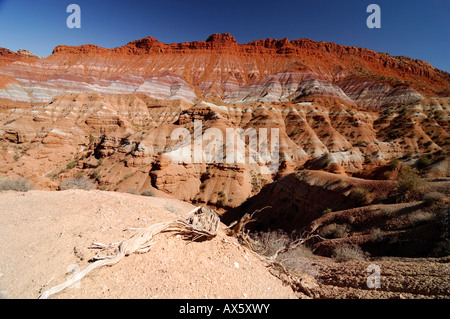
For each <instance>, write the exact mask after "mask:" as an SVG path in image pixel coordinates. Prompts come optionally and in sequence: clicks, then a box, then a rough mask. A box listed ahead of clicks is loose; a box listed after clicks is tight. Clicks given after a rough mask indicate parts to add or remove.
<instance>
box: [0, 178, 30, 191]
mask: <svg viewBox="0 0 450 319" xmlns="http://www.w3.org/2000/svg"><path fill="white" fill-rule="evenodd" d="M32 188H33V187H32V186H31V185H30V184H28V181H27V180H25V179H17V180H11V179H9V178H4V179H0V191H7V190H12V191H16V192H27V191H29V190H30V189H32Z"/></svg>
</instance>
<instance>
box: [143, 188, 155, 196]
mask: <svg viewBox="0 0 450 319" xmlns="http://www.w3.org/2000/svg"><path fill="white" fill-rule="evenodd" d="M141 195H142V196H148V197H154V196H155V192H154V191H153V190H152V189H147V190H145V191H143V192H142V193H141Z"/></svg>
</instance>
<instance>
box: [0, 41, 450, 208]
mask: <svg viewBox="0 0 450 319" xmlns="http://www.w3.org/2000/svg"><path fill="white" fill-rule="evenodd" d="M449 87H450V75H449V74H448V73H446V72H443V71H440V70H438V69H436V68H434V67H432V66H431V65H430V64H428V63H426V62H423V61H419V60H414V59H410V58H406V57H393V56H390V55H388V54H385V53H376V52H374V51H371V50H367V49H362V48H355V47H346V46H342V45H336V44H333V43H324V42H314V41H312V40H308V39H300V40H292V41H289V40H287V39H283V40H272V39H267V40H260V41H254V42H251V43H247V44H238V43H237V42H236V40H235V39H234V38H233V37H232V36H231V35H229V34H214V35H212V36H210V37H209V38H208V39H207V40H206V41H197V42H192V43H179V44H164V43H161V42H159V41H157V40H156V39H153V38H151V37H148V38H145V39H141V40H137V41H132V42H130V43H128V44H127V45H125V46H122V47H119V48H115V49H105V48H101V47H97V46H95V45H84V46H80V47H69V46H58V47H56V48H55V50H54V51H53V54H52V55H50V56H49V57H47V58H37V57H34V56H32V55H30V54H25V53H24V51H21V52H18V53H14V52H11V51H9V50H7V49H2V50H0V140H1V141H2V148H1V150H0V159H1V161H2V163H3V165H2V167H1V168H0V173H1V174H3V175H9V176H11V177H13V178H17V177H23V178H27V179H29V180H30V181H31V182H32V183H33V184H34V185H35V188H37V189H56V188H57V187H58V185H59V183H60V182H61V181H63V180H65V179H67V178H72V177H75V176H77V175H80V174H81V175H84V176H88V177H91V178H92V179H93V180H95V182H96V184H97V186H98V187H99V188H102V189H107V190H119V191H129V190H131V191H135V192H142V191H144V190H146V189H152V190H153V191H156V192H159V191H160V192H161V193H164V194H166V195H167V196H169V197H170V196H172V197H176V198H178V199H181V200H187V201H191V202H199V203H208V204H212V205H216V206H218V207H236V206H238V205H240V204H241V203H242V202H243V201H244V200H245V199H246V198H248V197H250V196H252V195H254V194H256V193H257V192H258V191H259V190H260V189H261V187H262V186H263V185H265V184H267V183H270V182H272V181H273V180H274V179H277V178H279V177H281V176H284V175H286V174H289V173H292V172H295V171H297V170H299V169H303V168H312V169H325V170H327V171H330V172H334V173H338V174H345V175H349V176H360V177H365V178H377V179H386V178H395V176H396V173H395V172H393V174H391V173H392V172H386V169H385V168H384V167H386V165H388V164H389V163H391V162H393V161H394V162H396V161H399V160H400V162H405V163H408V164H414V163H415V162H417V161H418V160H420V158H422V157H424V156H427V157H428V158H429V162H431V163H430V164H432V165H430V167H429V175H430V176H434V177H439V176H448V175H449V169H448V159H447V156H446V154H447V153H448V144H449V139H450V136H449V131H450V130H449V124H448V123H449V122H448V120H449V114H448V113H449V97H448V96H449V94H448V93H449V91H448V90H449ZM196 120H197V121H202V125H203V132H204V131H205V130H206V129H208V128H215V129H219V130H221V132H222V133H223V135H224V136H225V132H226V129H227V128H233V129H237V128H242V129H244V130H247V129H255V130H259V129H261V128H262V129H268V130H269V131H270V129H271V128H276V129H278V130H279V156H280V158H279V164H280V165H279V167H278V170H277V172H276V174H275V173H274V174H271V175H265V176H263V175H261V172H262V168H263V167H264V166H265V165H264V163H261V162H257V163H255V164H249V163H243V164H239V165H226V164H222V163H213V164H210V165H205V164H189V163H184V164H178V163H174V161H173V160H171V158H170V157H169V158H168V157H167V156H164V155H167V153H170V152H171V151H172V150H173V149H174V146H175V145H176V144H177V142H178V139H177V138H178V137H174V138H173V139H172V138H171V134H172V132H174V130H175V129H176V128H186V129H188V130H189V131H190V132H191V134H192V135H193V134H194V122H195V121H196ZM238 138H239V139H241V140H242V141H243V142H245V140H243V137H242V136H241V137H238ZM206 144H207V141H205V143H203V147H204V148H205V147H206ZM223 147H224V149H226V145H225V142H224V145H223ZM246 162H248V161H246ZM275 170H276V169H275ZM389 174H390V175H389ZM388 175H389V176H388ZM220 192H222V193H223V194H225V195H226V196H225V197H226V198H225V197H224V196H223V195H221V194H222V193H220Z"/></svg>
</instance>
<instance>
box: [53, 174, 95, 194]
mask: <svg viewBox="0 0 450 319" xmlns="http://www.w3.org/2000/svg"><path fill="white" fill-rule="evenodd" d="M59 188H60V189H61V190H68V189H84V190H87V191H88V190H91V189H95V185H94V183H92V182H91V180H89V179H88V178H85V177H78V178H69V179H66V180H64V181H62V182H61V184H60V185H59Z"/></svg>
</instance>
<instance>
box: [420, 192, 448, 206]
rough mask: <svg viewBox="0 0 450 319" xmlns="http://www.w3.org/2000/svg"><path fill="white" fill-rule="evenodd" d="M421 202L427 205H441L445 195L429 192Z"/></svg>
mask: <svg viewBox="0 0 450 319" xmlns="http://www.w3.org/2000/svg"><path fill="white" fill-rule="evenodd" d="M423 200H424V202H425V203H426V204H427V205H434V204H438V203H443V202H444V201H445V195H444V194H442V193H439V192H431V193H427V194H425V196H424V197H423Z"/></svg>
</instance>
